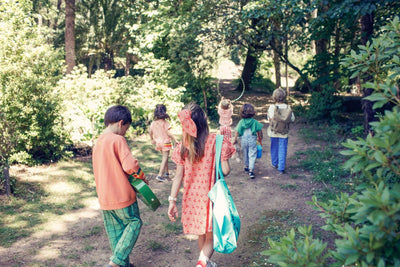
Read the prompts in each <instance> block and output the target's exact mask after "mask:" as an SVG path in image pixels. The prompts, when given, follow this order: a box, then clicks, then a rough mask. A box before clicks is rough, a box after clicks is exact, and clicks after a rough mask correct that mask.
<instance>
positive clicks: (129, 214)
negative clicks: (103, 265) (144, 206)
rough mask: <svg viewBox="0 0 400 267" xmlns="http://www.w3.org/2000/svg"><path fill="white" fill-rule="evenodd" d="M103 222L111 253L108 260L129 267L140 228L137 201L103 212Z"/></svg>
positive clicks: (140, 221) (140, 222)
mask: <svg viewBox="0 0 400 267" xmlns="http://www.w3.org/2000/svg"><path fill="white" fill-rule="evenodd" d="M103 220H104V226H105V228H106V232H107V235H108V239H109V241H110V246H111V250H112V252H113V255H112V256H111V257H110V260H111V261H112V262H114V263H116V264H118V265H120V266H125V267H129V254H130V253H131V251H132V249H133V246H134V245H135V243H136V240H137V239H138V237H139V233H140V228H141V227H142V220H141V219H140V213H139V207H138V204H137V201H136V202H135V203H133V204H132V205H130V206H129V207H126V208H123V209H118V210H103Z"/></svg>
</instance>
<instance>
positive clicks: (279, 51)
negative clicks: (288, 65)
mask: <svg viewBox="0 0 400 267" xmlns="http://www.w3.org/2000/svg"><path fill="white" fill-rule="evenodd" d="M274 28H275V31H276V32H278V31H279V28H280V23H279V21H277V20H274ZM272 42H274V43H275V48H276V50H277V51H275V50H273V51H272V54H273V58H274V68H275V88H279V87H281V61H280V56H279V54H282V43H281V41H280V40H279V39H278V38H273V40H272Z"/></svg>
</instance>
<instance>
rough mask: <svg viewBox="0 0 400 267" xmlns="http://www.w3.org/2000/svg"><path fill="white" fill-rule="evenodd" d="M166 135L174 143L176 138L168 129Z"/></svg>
mask: <svg viewBox="0 0 400 267" xmlns="http://www.w3.org/2000/svg"><path fill="white" fill-rule="evenodd" d="M167 135H168V137H169V138H171V139H172V140H173V141H174V144H176V139H175V136H174V135H173V134H172V133H171V132H170V131H169V130H168V132H167Z"/></svg>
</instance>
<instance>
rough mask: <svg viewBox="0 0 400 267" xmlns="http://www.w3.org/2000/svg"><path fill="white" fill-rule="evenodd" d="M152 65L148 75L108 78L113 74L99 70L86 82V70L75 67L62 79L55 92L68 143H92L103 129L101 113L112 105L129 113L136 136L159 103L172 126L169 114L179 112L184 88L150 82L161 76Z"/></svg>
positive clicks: (155, 66) (160, 65)
mask: <svg viewBox="0 0 400 267" xmlns="http://www.w3.org/2000/svg"><path fill="white" fill-rule="evenodd" d="M152 63H153V64H155V65H153V69H152V74H151V75H145V76H134V77H132V76H127V77H120V78H112V77H113V76H114V72H113V71H110V72H104V71H102V70H100V71H97V72H95V73H94V74H93V75H92V76H91V78H89V77H88V75H87V72H86V67H84V66H78V67H76V68H75V69H74V71H73V72H72V73H71V75H69V76H67V77H65V78H64V79H62V80H61V81H60V82H59V84H58V87H57V90H58V92H59V94H60V95H61V96H62V99H63V107H64V110H63V118H64V121H65V127H66V129H67V130H68V131H69V132H70V133H71V138H72V140H74V142H79V141H93V140H94V139H95V138H96V136H98V135H99V134H100V133H101V131H102V130H103V129H104V121H103V119H104V114H105V111H106V110H107V109H108V108H109V107H110V106H112V105H116V104H120V105H126V106H127V107H128V108H129V109H130V110H131V113H132V126H133V128H134V131H135V132H136V133H139V134H140V133H143V132H144V131H146V128H147V124H148V122H149V121H150V120H152V119H153V117H152V115H153V112H154V109H155V106H156V105H157V104H160V103H163V104H165V105H166V106H167V112H168V113H169V114H171V118H172V119H173V120H172V122H173V124H175V123H176V121H177V118H175V116H174V115H173V114H177V113H178V111H179V110H180V109H181V108H182V103H181V102H180V99H181V97H182V92H183V91H184V88H177V89H171V88H169V87H167V86H166V85H164V84H162V83H159V82H161V80H159V81H158V80H153V79H154V77H156V76H157V73H159V72H162V70H161V69H160V68H162V66H163V65H162V64H161V62H152ZM157 63H158V64H157ZM148 70H150V69H149V68H148ZM153 75H154V76H153ZM157 79H159V78H157Z"/></svg>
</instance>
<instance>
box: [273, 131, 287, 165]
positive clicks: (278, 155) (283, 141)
mask: <svg viewBox="0 0 400 267" xmlns="http://www.w3.org/2000/svg"><path fill="white" fill-rule="evenodd" d="M288 140H289V138H279V137H271V163H272V165H274V166H278V170H279V171H284V170H285V165H286V155H287V146H288Z"/></svg>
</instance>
